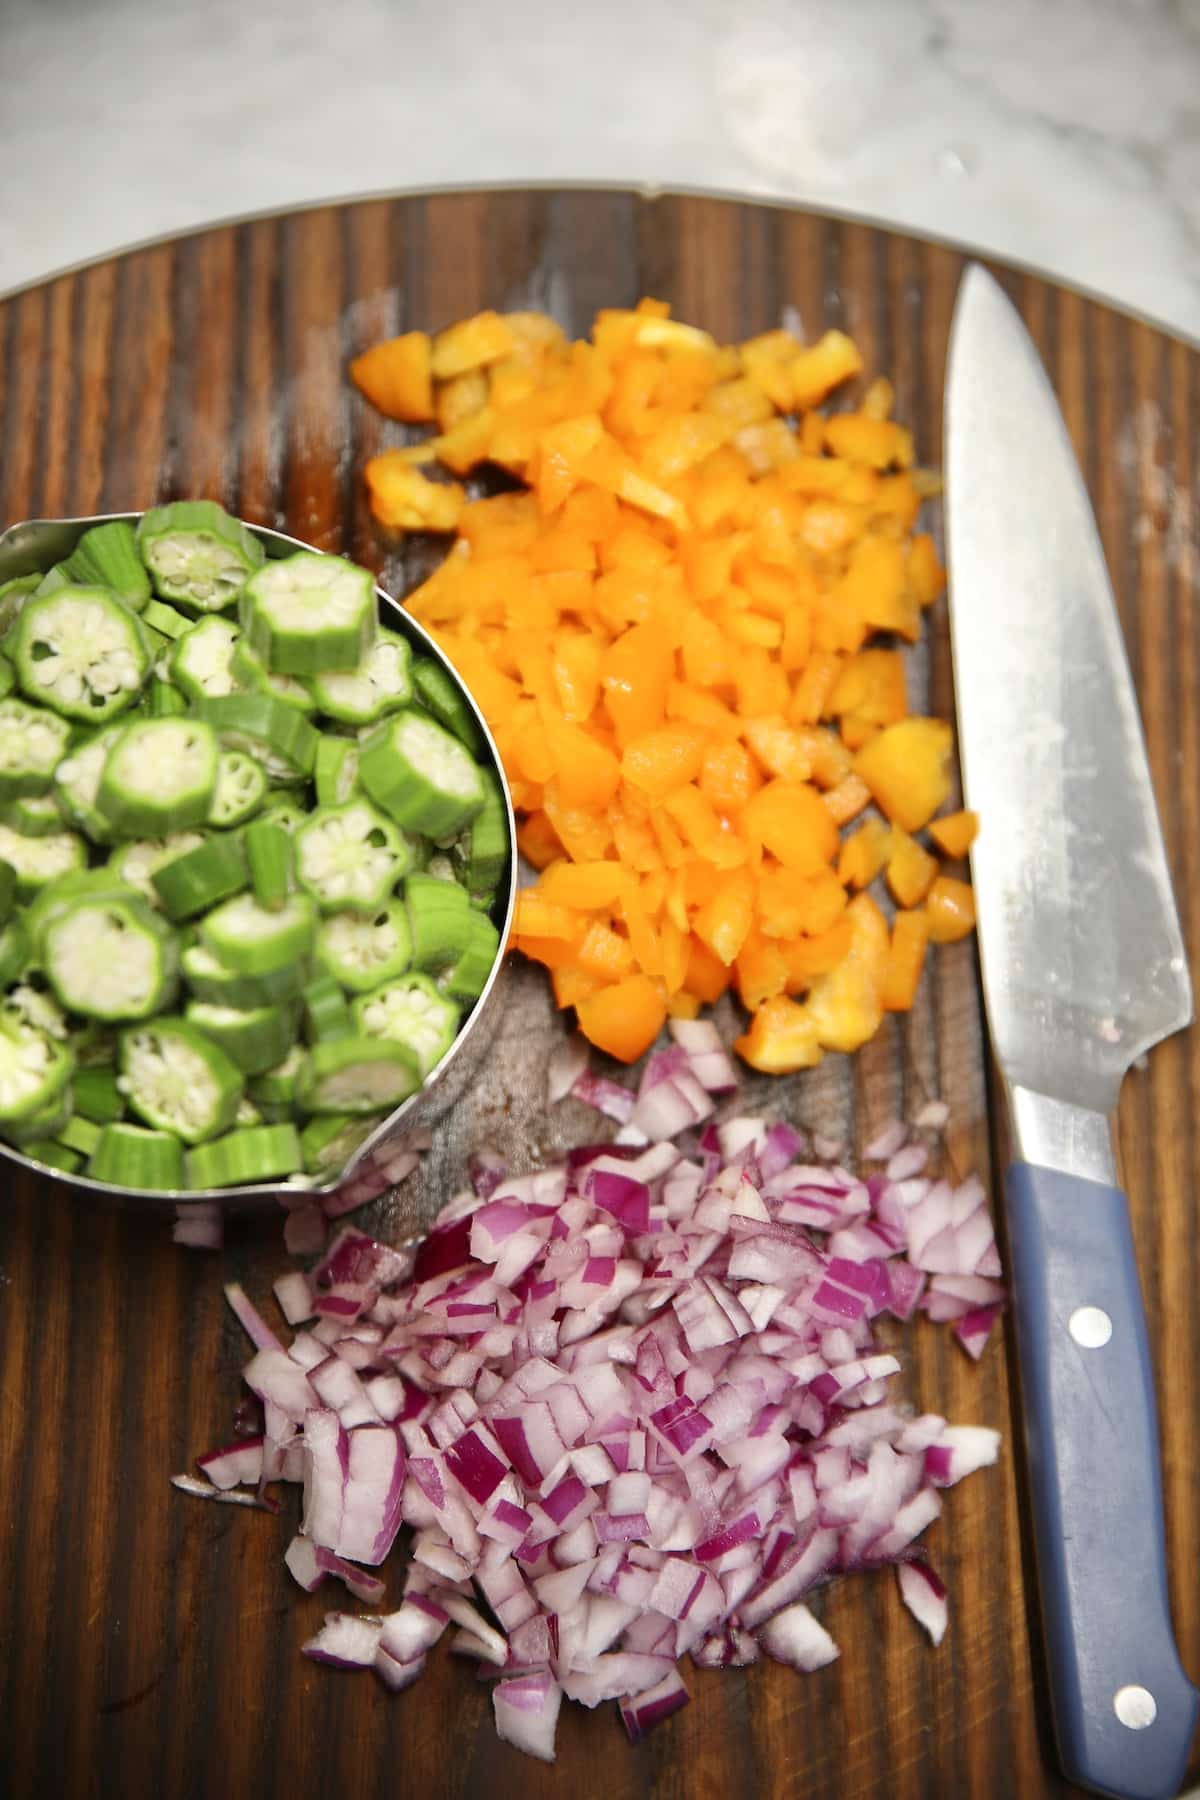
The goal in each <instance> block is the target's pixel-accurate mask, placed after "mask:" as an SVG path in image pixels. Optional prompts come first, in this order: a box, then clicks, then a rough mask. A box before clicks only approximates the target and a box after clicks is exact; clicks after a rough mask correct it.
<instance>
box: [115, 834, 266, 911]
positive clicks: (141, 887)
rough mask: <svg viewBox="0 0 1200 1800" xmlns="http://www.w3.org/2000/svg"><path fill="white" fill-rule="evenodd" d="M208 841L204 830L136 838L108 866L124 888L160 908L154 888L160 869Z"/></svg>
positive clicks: (122, 848)
mask: <svg viewBox="0 0 1200 1800" xmlns="http://www.w3.org/2000/svg"><path fill="white" fill-rule="evenodd" d="M204 841H205V837H204V833H203V832H202V831H176V832H173V833H172V835H171V836H170V837H165V838H136V839H135V840H134V841H133V842H132V843H130V844H121V845H119V846H118V848H117V849H116V850H114V851H113V853H112V855H111V856H110V857H109V859H108V866H109V868H110V869H111V870H112V872H113V874H114V875H115V876H116V878H117V880H118V881H119V882H121V883H122V885H123V886H125V887H131V888H133V889H134V891H135V892H136V893H139V894H140V895H141V896H142V898H143V900H148V901H149V902H150V904H151V906H158V905H159V904H160V902H159V895H158V889H157V888H156V887H155V885H154V876H155V875H156V874H157V872H158V870H159V869H165V868H166V866H167V864H168V863H171V862H175V861H176V860H177V858H179V857H181V856H186V855H187V854H188V852H189V851H191V850H198V849H199V848H200V846H201V844H203V843H204ZM234 891H236V890H234Z"/></svg>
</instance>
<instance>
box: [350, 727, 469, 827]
mask: <svg viewBox="0 0 1200 1800" xmlns="http://www.w3.org/2000/svg"><path fill="white" fill-rule="evenodd" d="M358 778H359V781H360V782H361V783H362V786H363V787H364V788H365V789H366V792H367V794H368V795H369V796H370V798H371V799H372V800H373V801H374V802H375V804H376V806H378V807H379V808H380V809H381V811H383V812H385V813H387V815H388V816H389V818H392V819H395V821H396V823H397V824H398V825H404V826H406V827H407V828H408V829H409V830H411V831H420V832H423V833H424V834H425V836H426V837H431V838H442V837H447V836H449V835H450V834H451V833H453V832H456V831H458V830H459V829H460V827H461V826H463V825H465V824H466V823H467V821H468V820H469V819H471V818H473V817H474V816H475V814H476V813H477V812H478V811H479V809H480V807H481V806H482V805H483V797H484V796H483V779H482V776H481V775H480V772H479V770H478V768H477V767H476V766H475V764H474V762H473V761H472V760H471V757H470V755H469V754H468V752H467V751H466V750H464V748H463V746H462V745H461V744H460V743H459V741H458V739H457V738H455V737H451V735H450V733H449V732H448V731H445V730H443V728H442V726H440V725H437V724H435V723H434V721H433V720H432V719H427V718H423V717H422V716H421V715H420V714H418V713H414V712H402V713H397V714H396V715H395V717H394V718H390V719H385V720H384V721H383V723H382V724H381V725H377V726H376V727H375V729H374V731H373V732H371V734H370V735H369V736H368V737H367V738H365V739H364V740H363V743H362V748H361V753H360V757H359V765H358Z"/></svg>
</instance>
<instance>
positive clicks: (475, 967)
mask: <svg viewBox="0 0 1200 1800" xmlns="http://www.w3.org/2000/svg"><path fill="white" fill-rule="evenodd" d="M470 921H471V924H470V934H469V936H468V938H467V945H466V948H465V950H464V951H463V953H462V955H461V956H460V957H459V959H458V961H457V962H456V963H454V964H453V966H452V967H451V968H448V969H446V970H444V971H443V973H442V974H441V975H440V976H439V978H438V986H439V987H440V988H441V990H442V992H443V993H445V994H449V995H450V996H451V998H452V999H454V1000H459V1001H461V1002H462V1003H463V1005H465V1006H469V1005H471V1003H472V1002H473V1001H475V1000H478V998H479V996H480V994H482V992H483V990H484V988H485V987H486V986H487V983H488V976H489V975H490V974H491V972H492V969H493V968H494V966H495V962H496V958H497V957H498V956H499V954H500V933H499V932H498V931H497V930H496V927H495V926H494V925H493V924H492V921H491V920H490V919H489V918H488V917H487V915H486V914H485V913H481V912H476V911H475V910H474V909H472V911H471V914H470Z"/></svg>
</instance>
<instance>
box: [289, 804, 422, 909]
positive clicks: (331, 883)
mask: <svg viewBox="0 0 1200 1800" xmlns="http://www.w3.org/2000/svg"><path fill="white" fill-rule="evenodd" d="M293 842H294V844H295V850H296V880H297V881H298V882H299V884H300V886H301V887H302V888H304V889H305V890H306V892H308V893H310V894H311V895H312V897H313V899H314V900H315V901H316V902H317V904H318V906H319V907H320V908H321V910H322V912H342V911H349V912H366V911H368V910H369V909H370V908H371V907H373V906H378V905H381V904H382V902H383V900H384V899H385V898H386V896H387V895H388V894H389V893H390V892H391V890H392V889H393V888H394V887H395V885H396V882H397V880H398V879H399V878H400V876H401V875H403V874H404V873H405V871H406V870H407V869H408V868H409V867H410V866H411V863H412V852H411V850H410V847H409V844H408V842H407V839H406V838H405V837H404V834H403V833H402V832H400V831H398V830H397V828H396V826H395V825H394V824H393V823H392V821H391V820H390V819H387V818H385V817H384V816H383V814H382V813H380V812H377V811H376V810H375V808H374V807H373V806H371V805H369V804H368V802H367V801H366V800H351V801H350V803H349V804H348V805H347V806H326V807H320V808H319V809H318V810H317V811H316V812H315V813H314V814H313V815H312V817H311V818H309V819H307V820H306V821H305V823H304V824H303V825H301V826H300V828H299V830H298V831H297V832H296V835H295V838H294V839H293Z"/></svg>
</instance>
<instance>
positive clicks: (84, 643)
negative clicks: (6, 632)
mask: <svg viewBox="0 0 1200 1800" xmlns="http://www.w3.org/2000/svg"><path fill="white" fill-rule="evenodd" d="M13 649H14V661H15V663H16V669H17V680H18V682H19V683H20V685H21V689H22V692H23V693H25V694H27V695H28V697H29V698H30V699H31V700H37V701H40V702H41V704H42V705H43V706H48V707H50V708H51V709H52V710H53V711H54V712H57V713H61V714H62V715H63V716H64V717H66V718H68V719H85V720H86V721H87V722H88V723H89V724H93V723H94V724H101V723H102V722H103V721H104V720H105V719H110V718H112V716H113V714H114V713H118V712H121V711H123V710H124V708H125V707H127V706H128V705H129V704H130V703H131V701H133V700H134V699H135V698H136V697H137V695H138V694H139V693H140V691H141V687H142V683H143V682H144V681H145V679H146V677H147V675H148V674H149V673H150V657H149V653H148V651H147V649H146V645H145V643H144V641H143V639H142V634H141V632H140V631H139V629H138V622H137V620H136V618H135V617H134V615H133V614H132V613H131V612H130V611H129V608H128V607H127V606H122V604H121V602H120V601H119V600H118V599H116V598H115V597H114V596H113V595H112V594H110V593H107V592H106V591H105V589H103V588H94V587H93V588H88V587H64V588H60V589H59V591H58V593H56V594H45V595H42V596H40V597H39V596H37V595H35V596H34V598H33V599H32V600H29V601H27V602H26V604H25V605H24V606H23V607H22V609H21V616H20V618H19V619H18V620H17V623H16V627H15V631H14V644H13Z"/></svg>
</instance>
